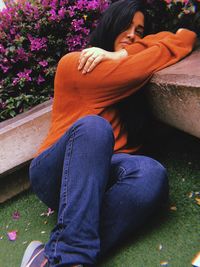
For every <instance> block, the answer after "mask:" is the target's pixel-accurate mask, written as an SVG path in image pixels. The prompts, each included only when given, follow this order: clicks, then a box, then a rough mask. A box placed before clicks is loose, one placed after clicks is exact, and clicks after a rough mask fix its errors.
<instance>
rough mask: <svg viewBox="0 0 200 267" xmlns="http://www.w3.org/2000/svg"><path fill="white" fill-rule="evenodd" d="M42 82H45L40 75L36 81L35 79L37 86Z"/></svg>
mask: <svg viewBox="0 0 200 267" xmlns="http://www.w3.org/2000/svg"><path fill="white" fill-rule="evenodd" d="M43 82H45V79H44V78H43V77H42V76H41V75H39V76H38V79H37V84H38V85H39V84H41V83H43Z"/></svg>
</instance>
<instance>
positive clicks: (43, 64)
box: [39, 60, 48, 67]
mask: <svg viewBox="0 0 200 267" xmlns="http://www.w3.org/2000/svg"><path fill="white" fill-rule="evenodd" d="M39 64H40V65H41V66H42V67H46V66H47V65H48V62H47V61H46V60H42V61H39Z"/></svg>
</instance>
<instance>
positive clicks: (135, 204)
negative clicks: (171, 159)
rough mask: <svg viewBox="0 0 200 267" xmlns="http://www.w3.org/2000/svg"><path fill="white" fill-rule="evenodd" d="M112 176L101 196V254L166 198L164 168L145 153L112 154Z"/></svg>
mask: <svg viewBox="0 0 200 267" xmlns="http://www.w3.org/2000/svg"><path fill="white" fill-rule="evenodd" d="M111 169H112V170H111V173H112V177H115V179H117V181H116V182H115V183H114V185H112V186H111V187H110V188H109V189H108V191H107V192H106V193H105V195H104V200H103V205H102V214H101V231H100V236H101V255H104V254H105V253H106V252H108V251H109V249H111V248H112V247H113V246H114V245H116V243H117V242H118V241H119V240H120V239H121V238H123V237H125V236H126V235H128V234H130V233H134V231H135V230H136V229H137V228H138V227H139V226H141V225H142V224H144V222H145V220H146V219H147V218H148V217H149V216H150V215H151V214H152V213H153V212H154V211H155V210H156V209H157V208H158V207H159V205H161V203H162V204H163V202H166V201H167V199H168V180H167V175H166V171H165V169H164V167H163V166H162V165H161V164H160V163H158V162H157V161H155V160H153V159H151V158H148V157H145V156H133V155H128V154H115V155H113V157H112V161H111Z"/></svg>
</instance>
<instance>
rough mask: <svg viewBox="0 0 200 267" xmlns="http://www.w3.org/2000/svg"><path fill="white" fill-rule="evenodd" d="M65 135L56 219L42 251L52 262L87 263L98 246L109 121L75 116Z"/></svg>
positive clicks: (110, 146)
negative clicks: (55, 223) (76, 119)
mask: <svg viewBox="0 0 200 267" xmlns="http://www.w3.org/2000/svg"><path fill="white" fill-rule="evenodd" d="M66 135H67V137H66V138H65V139H66V144H65V148H64V156H62V157H63V168H62V181H61V189H60V201H59V212H58V222H57V225H56V227H55V228H54V230H53V231H52V233H51V237H50V240H49V242H48V243H47V244H46V246H45V252H46V255H47V257H48V259H49V262H50V263H51V265H52V266H67V265H68V264H69V265H70V264H75V263H79V264H80V263H83V264H88V265H89V264H94V263H95V261H96V258H97V255H98V253H99V250H100V241H99V221H100V219H99V216H100V207H101V204H102V199H103V195H104V193H105V188H106V185H107V182H108V179H109V173H110V163H111V157H112V154H113V146H114V137H113V132H112V128H111V126H110V124H109V123H108V122H107V121H106V120H105V119H103V118H101V117H99V116H87V117H85V118H82V119H80V120H78V121H77V122H76V123H75V124H74V125H73V126H72V127H71V128H70V130H69V131H68V132H67V134H66ZM60 152H61V150H60ZM62 153H63V151H62ZM54 156H55V157H56V156H57V155H56V154H54ZM59 156H60V155H59ZM46 179H48V177H46ZM52 197H53V196H52Z"/></svg>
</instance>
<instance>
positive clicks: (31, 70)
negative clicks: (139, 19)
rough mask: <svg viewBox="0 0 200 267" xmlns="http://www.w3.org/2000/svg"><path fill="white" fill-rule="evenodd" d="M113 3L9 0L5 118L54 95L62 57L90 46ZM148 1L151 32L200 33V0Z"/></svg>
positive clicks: (2, 77) (3, 35) (0, 98)
mask: <svg viewBox="0 0 200 267" xmlns="http://www.w3.org/2000/svg"><path fill="white" fill-rule="evenodd" d="M112 2H114V1H112ZM109 3H110V1H109V0H87V1H86V0H30V2H28V1H24V0H21V1H19V0H18V3H15V2H14V3H13V2H12V3H8V4H7V9H4V10H3V11H2V12H0V121H3V120H5V119H8V118H11V117H14V116H15V115H16V114H19V113H21V112H23V111H25V110H27V109H29V108H30V107H32V106H35V105H37V104H39V103H42V102H44V101H45V100H48V99H50V98H51V97H52V96H53V78H54V74H55V69H56V65H57V62H58V61H59V59H60V58H61V57H62V56H63V55H64V54H66V53H68V52H70V51H74V50H80V49H83V48H84V47H85V46H86V45H87V41H88V35H89V33H90V32H91V30H92V29H93V28H94V27H95V25H96V23H97V21H98V19H99V18H100V16H101V14H102V11H103V10H105V9H106V8H107V6H108V5H109ZM146 4H147V8H146V10H147V23H146V25H148V26H150V27H148V29H147V30H148V33H152V32H158V31H160V30H170V31H176V29H177V28H179V27H187V28H190V29H192V30H194V31H196V32H198V33H199V31H200V0H191V1H188V0H179V1H178V0H174V1H170V0H146ZM66 75H67V74H66Z"/></svg>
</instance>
